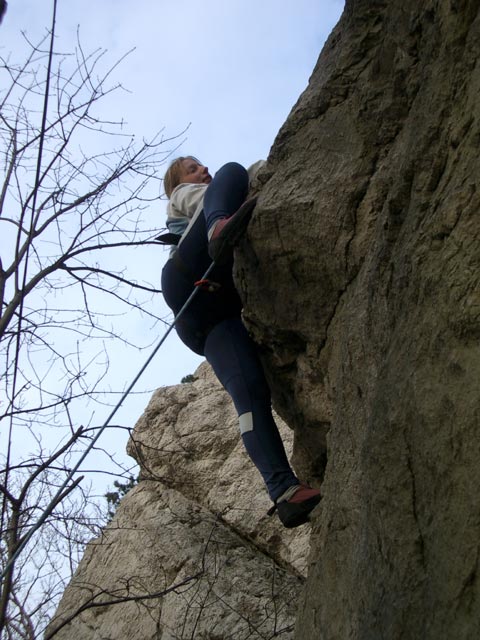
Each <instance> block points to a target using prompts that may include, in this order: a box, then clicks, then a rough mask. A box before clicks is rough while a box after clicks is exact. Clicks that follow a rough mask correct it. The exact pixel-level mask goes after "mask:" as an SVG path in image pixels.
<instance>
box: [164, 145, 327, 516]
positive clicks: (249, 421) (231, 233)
mask: <svg viewBox="0 0 480 640" xmlns="http://www.w3.org/2000/svg"><path fill="white" fill-rule="evenodd" d="M255 168H258V164H257V165H254V166H253V167H252V168H251V169H252V170H254V169H255ZM164 185H165V193H166V195H167V197H168V198H169V200H170V201H169V203H168V208H167V228H168V230H169V233H168V234H165V235H164V236H160V237H159V240H160V241H164V242H167V243H172V244H176V246H174V247H173V249H172V251H171V254H170V258H169V260H168V261H167V263H166V265H165V267H164V268H163V271H162V289H163V294H164V297H165V300H166V302H167V304H168V306H169V307H170V308H171V309H172V311H173V312H174V313H175V314H177V313H178V312H179V311H180V309H181V308H182V307H183V305H184V303H185V301H186V300H187V299H188V297H189V296H190V294H191V292H192V290H193V288H194V283H197V286H200V287H201V288H200V290H199V291H198V292H197V294H196V296H195V297H194V298H193V300H192V301H191V303H190V304H189V306H188V308H187V310H186V311H185V312H184V314H183V315H182V317H181V318H180V319H179V320H178V322H177V323H176V330H177V333H178V335H179V337H180V339H181V340H182V341H183V342H184V343H185V344H186V345H187V346H188V347H189V348H190V349H192V350H193V351H194V352H195V353H198V354H199V355H204V356H205V357H206V359H207V360H208V362H209V363H210V365H211V366H212V368H213V370H214V371H215V374H216V375H217V377H218V379H219V380H220V382H221V383H222V385H223V387H224V388H225V389H226V390H227V392H228V393H229V394H230V396H231V398H232V400H233V403H234V405H235V408H236V410H237V413H238V419H239V424H240V433H241V435H242V439H243V442H244V445H245V448H246V450H247V453H248V455H249V456H250V458H251V460H252V462H253V463H254V464H255V466H256V467H257V469H258V470H259V472H260V474H261V475H262V477H263V480H264V482H265V484H266V487H267V490H268V493H269V495H270V498H271V499H272V501H273V503H274V506H273V507H272V509H271V510H270V511H269V513H273V511H275V510H276V511H277V512H278V515H279V518H280V520H281V521H282V523H283V524H284V526H286V527H297V526H299V525H301V524H304V523H305V522H307V520H308V517H309V514H310V512H311V511H312V510H313V509H314V507H315V506H316V505H317V504H318V503H319V502H320V492H319V491H317V490H316V489H312V488H311V487H309V486H307V485H305V484H301V483H300V482H299V480H298V479H297V477H296V476H295V474H294V473H293V471H292V469H291V467H290V464H289V462H288V459H287V456H286V454H285V450H284V447H283V442H282V440H281V437H280V434H279V432H278V428H277V425H276V424H275V421H274V419H273V416H272V409H271V397H270V389H269V387H268V384H267V381H266V378H265V375H264V372H263V368H262V364H261V362H260V359H259V357H258V354H257V350H256V346H255V343H254V342H253V340H252V339H251V338H250V336H249V335H248V333H247V330H246V329H245V327H244V325H243V323H242V320H241V309H242V305H241V301H240V297H239V295H238V293H237V291H236V289H235V286H234V283H233V277H232V266H233V246H234V245H235V243H236V242H237V240H238V238H239V236H240V235H241V234H242V233H243V231H244V230H245V228H246V226H247V224H248V221H249V219H250V216H251V214H252V212H253V209H254V207H255V200H246V198H247V195H248V190H249V173H248V172H247V170H246V169H245V168H244V167H242V166H241V165H239V164H237V163H235V162H229V163H228V164H226V165H224V166H223V167H222V168H221V169H220V170H219V171H218V172H217V173H216V174H215V177H214V178H212V176H211V175H210V173H209V172H208V168H207V167H205V166H203V165H202V164H201V163H200V162H199V161H198V160H197V159H196V158H194V157H192V156H187V157H180V158H177V159H176V160H174V161H173V162H172V163H171V165H170V167H169V168H168V170H167V172H166V173H165V177H164ZM177 242H178V244H177ZM212 259H213V260H214V261H215V265H214V267H213V270H212V271H211V272H210V275H209V279H208V281H207V282H202V283H200V284H198V281H199V280H200V279H201V278H202V275H203V274H204V273H205V272H206V270H207V269H208V267H209V265H210V264H211V262H212Z"/></svg>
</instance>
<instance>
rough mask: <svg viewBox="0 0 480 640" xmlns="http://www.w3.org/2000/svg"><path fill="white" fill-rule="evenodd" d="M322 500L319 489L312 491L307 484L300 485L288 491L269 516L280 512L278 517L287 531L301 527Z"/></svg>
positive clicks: (279, 499)
mask: <svg viewBox="0 0 480 640" xmlns="http://www.w3.org/2000/svg"><path fill="white" fill-rule="evenodd" d="M320 500H321V495H320V491H318V489H312V487H309V486H308V485H306V484H299V485H296V486H294V487H290V489H287V491H285V493H284V494H283V495H282V496H280V498H278V500H277V502H276V503H275V505H274V506H273V507H272V508H271V509H270V510H269V512H268V515H272V514H273V513H274V512H275V511H278V517H279V518H280V520H281V522H282V524H283V526H284V527H287V529H292V528H293V527H299V526H300V525H301V524H305V523H306V522H308V521H309V517H310V513H311V512H312V511H313V510H314V509H315V507H316V506H317V504H318V503H319V502H320Z"/></svg>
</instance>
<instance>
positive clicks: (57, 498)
mask: <svg viewBox="0 0 480 640" xmlns="http://www.w3.org/2000/svg"><path fill="white" fill-rule="evenodd" d="M214 266H215V262H212V263H211V264H210V266H209V267H208V269H207V270H206V271H205V273H204V274H203V277H202V278H201V279H200V280H198V281H197V282H196V283H195V287H194V289H193V291H192V293H191V294H190V296H189V297H188V299H187V300H186V302H185V304H184V305H183V307H182V308H181V309H180V311H179V312H178V313H177V315H176V316H175V318H174V319H173V322H172V323H171V324H170V325H169V327H168V329H167V330H166V332H165V333H164V335H163V336H162V338H161V339H160V341H159V342H158V344H157V345H156V346H155V348H154V349H153V351H152V353H151V354H150V355H149V356H148V358H147V359H146V361H145V363H144V364H143V366H142V367H141V369H140V370H139V372H138V373H137V375H136V376H135V377H134V378H133V380H132V382H131V383H130V384H129V386H128V387H127V389H126V391H124V393H123V394H122V397H121V398H120V400H119V401H118V403H117V404H116V405H115V407H114V408H113V410H112V412H111V413H110V415H109V416H108V418H107V420H106V421H105V422H104V424H103V425H102V426H101V427H100V429H99V430H98V432H97V434H96V435H95V437H94V438H93V439H92V441H91V442H90V444H89V445H88V447H87V448H86V449H85V451H84V452H83V454H82V455H81V456H80V459H79V460H78V462H77V463H76V464H75V466H74V467H73V468H72V469H71V470H70V471H69V472H68V474H67V476H66V478H65V480H64V482H63V483H62V485H61V486H60V488H59V489H58V491H57V493H56V494H55V495H54V496H53V498H52V499H51V501H50V502H49V504H48V505H47V507H46V508H45V509H44V510H43V512H42V514H41V516H40V517H39V518H38V520H37V522H36V523H35V524H33V525H32V526H31V528H30V529H29V530H28V531H27V533H26V534H25V535H24V536H23V538H22V539H21V542H19V544H18V547H17V548H16V550H15V552H14V553H13V555H12V557H11V558H10V560H9V561H8V563H7V564H6V566H5V568H4V569H3V571H2V573H1V576H0V578H1V579H2V580H3V578H4V577H5V575H6V574H7V572H8V570H9V569H10V567H11V566H12V565H13V564H14V562H15V561H16V560H17V558H18V556H19V555H20V553H21V552H22V551H23V549H24V548H25V546H26V545H27V544H28V542H29V541H30V540H31V538H32V536H33V535H34V534H35V533H36V532H37V531H38V529H40V527H41V526H42V525H43V524H44V522H45V521H46V519H47V518H48V517H49V515H50V514H51V513H52V512H53V510H54V509H55V507H56V506H57V505H58V504H59V503H60V502H61V501H62V499H63V498H64V497H65V496H66V495H67V494H68V493H70V491H71V490H72V489H74V488H75V487H76V486H77V485H78V484H79V483H80V482H81V480H82V478H83V476H81V477H80V478H77V479H76V480H75V481H74V482H73V483H72V484H71V485H70V486H68V485H69V483H70V481H71V480H72V478H73V476H74V475H75V474H76V473H77V471H78V470H79V468H80V465H81V464H82V462H83V461H84V460H85V458H86V457H87V456H88V454H89V453H90V451H91V450H92V449H93V447H94V446H95V444H96V443H97V442H98V439H99V438H100V436H101V435H102V433H103V432H104V431H105V429H106V428H107V427H108V426H109V424H110V422H111V420H112V418H113V416H114V415H115V414H116V413H117V411H118V410H119V409H120V407H121V406H122V404H123V401H124V400H125V399H126V398H127V396H128V395H129V394H130V392H131V391H132V389H133V388H134V386H135V385H136V384H137V382H138V381H139V379H140V377H141V376H142V375H143V373H144V372H145V369H146V368H147V367H148V365H149V364H150V362H151V361H152V360H153V359H154V357H155V356H156V355H157V353H158V351H159V350H160V348H161V346H162V345H163V343H164V342H165V340H166V339H167V337H168V336H169V334H170V332H171V331H172V329H173V327H174V326H175V324H176V323H177V322H178V320H179V319H180V318H181V317H182V315H183V314H184V313H185V311H186V310H187V309H188V307H189V305H190V304H191V302H192V300H193V299H194V298H195V296H196V295H197V292H198V291H199V290H200V289H203V288H204V287H205V284H206V283H207V282H208V276H209V275H210V272H211V271H212V269H213V267H214Z"/></svg>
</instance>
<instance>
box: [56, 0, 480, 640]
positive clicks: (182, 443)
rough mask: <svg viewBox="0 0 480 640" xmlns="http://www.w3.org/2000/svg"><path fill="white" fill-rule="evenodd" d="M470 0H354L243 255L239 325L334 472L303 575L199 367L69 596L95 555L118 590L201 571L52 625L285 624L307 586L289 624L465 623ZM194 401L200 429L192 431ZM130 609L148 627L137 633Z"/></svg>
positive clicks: (325, 478)
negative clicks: (205, 389)
mask: <svg viewBox="0 0 480 640" xmlns="http://www.w3.org/2000/svg"><path fill="white" fill-rule="evenodd" d="M479 11H480V2H479V0H404V1H403V2H396V1H394V0H347V2H346V6H345V11H344V14H343V16H342V19H341V21H340V23H339V24H338V26H337V27H336V29H335V30H334V32H333V33H332V35H331V37H330V38H329V40H328V42H327V44H326V46H325V48H324V50H323V52H322V54H321V56H320V58H319V61H318V63H317V66H316V68H315V69H314V72H313V74H312V77H311V80H310V83H309V86H308V87H307V89H306V91H305V92H304V94H303V95H302V96H301V97H300V99H299V101H298V103H297V104H296V105H295V107H294V109H293V110H292V113H291V114H290V116H289V118H288V120H287V122H286V123H285V125H284V127H283V128H282V129H281V131H280V132H279V134H278V137H277V139H276V140H275V143H274V145H273V147H272V150H271V154H270V157H269V160H268V164H267V166H266V168H265V170H264V172H263V176H261V183H262V186H261V189H260V194H259V202H258V206H257V208H256V210H255V213H254V216H253V219H252V222H251V224H250V226H249V230H248V234H247V236H248V237H247V238H246V240H245V241H244V242H243V243H242V245H241V246H240V248H239V250H238V251H237V256H236V265H237V266H236V278H237V282H238V285H239V289H240V290H241V292H242V296H243V298H244V302H245V322H246V323H247V325H248V326H249V328H250V330H251V331H252V333H253V334H254V336H255V338H256V339H257V341H258V342H259V344H260V345H261V348H262V351H263V356H264V360H265V365H266V368H267V371H268V375H269V378H270V381H271V385H272V389H273V392H274V399H275V405H276V408H277V410H278V411H279V412H280V413H281V415H282V416H283V418H284V419H285V420H286V422H287V423H288V424H289V426H290V427H292V428H293V429H294V433H295V444H294V460H295V464H296V468H297V470H300V472H301V475H302V476H304V477H308V478H310V479H313V480H314V481H316V482H318V483H320V482H323V484H322V491H323V500H322V503H321V505H320V508H319V510H318V515H317V517H316V519H315V521H314V523H313V527H312V537H311V540H310V544H311V554H310V564H309V567H308V577H307V581H306V584H305V587H304V588H303V587H302V584H301V582H302V580H301V578H299V577H298V573H301V572H302V566H304V565H302V563H303V562H304V559H303V560H302V557H301V554H299V555H296V550H297V549H299V548H300V546H302V545H303V546H304V545H305V544H306V541H305V539H304V538H303V539H301V540H299V541H297V539H295V540H294V539H293V537H294V536H305V533H304V532H298V533H297V532H295V533H289V534H285V532H282V531H281V530H280V529H279V528H275V526H276V525H275V523H274V522H271V521H268V523H267V522H266V520H265V519H264V512H265V508H266V506H267V502H266V497H262V492H261V489H260V486H258V487H257V486H247V482H250V481H251V479H252V477H253V475H252V473H251V472H250V473H248V471H247V473H246V474H245V467H244V465H245V464H246V461H245V460H244V458H242V455H243V454H242V453H241V452H240V450H239V451H238V455H237V454H234V451H235V450H236V448H237V447H238V446H239V445H238V439H237V438H236V437H235V435H233V434H235V427H234V422H235V419H234V416H233V414H232V413H228V412H229V411H231V409H230V408H229V407H230V405H229V402H228V401H227V399H226V398H225V396H223V398H224V399H223V400H222V401H221V402H223V407H224V411H225V423H224V424H225V428H226V429H225V431H227V426H228V429H229V431H228V434H227V433H225V434H223V437H224V438H225V439H224V440H223V439H222V440H221V442H222V444H221V446H219V445H218V442H219V440H218V439H217V436H218V433H217V432H215V434H213V431H214V430H218V429H219V428H220V429H222V428H223V427H222V426H220V427H219V426H218V424H217V423H216V422H215V420H214V416H211V413H210V412H211V411H212V409H211V404H210V403H208V402H204V400H202V401H201V402H204V404H203V405H202V406H201V407H200V405H198V404H197V406H195V403H199V402H200V398H199V395H200V394H198V392H196V391H195V389H196V387H195V385H192V386H191V385H188V386H185V387H184V388H183V389H181V391H180V392H177V391H172V390H163V391H161V392H159V393H158V394H157V395H156V396H155V397H154V398H153V399H152V403H151V404H150V405H149V407H148V408H147V412H146V414H145V416H144V418H142V419H141V421H140V422H139V425H138V426H137V429H136V435H135V437H134V441H133V444H132V447H134V448H135V450H136V452H137V453H136V455H138V457H139V459H140V460H141V461H143V468H144V473H145V476H144V477H145V478H146V479H145V480H144V481H143V482H142V483H141V485H140V486H139V487H138V489H136V490H135V491H134V492H132V494H129V496H128V497H127V499H126V500H125V501H124V503H123V504H122V507H121V508H120V510H119V513H118V516H117V519H116V520H115V521H114V523H112V526H111V527H110V528H109V530H108V531H107V532H105V539H104V540H99V541H97V543H96V545H91V547H90V548H89V550H88V551H87V554H86V559H85V560H84V562H83V563H82V565H81V567H80V570H79V572H78V574H77V578H76V579H77V584H76V586H75V585H74V588H76V589H77V591H76V592H75V590H74V588H73V587H72V588H71V589H70V590H69V591H67V593H66V595H65V602H66V603H67V604H68V602H70V605H69V606H70V607H72V606H73V605H72V601H73V600H75V598H78V593H79V592H78V589H79V588H81V584H80V583H81V581H82V580H84V581H85V582H88V580H87V570H88V565H89V563H92V558H95V564H96V565H97V566H99V567H100V568H102V567H103V568H104V582H103V583H101V584H104V585H106V586H109V588H112V585H117V586H118V585H122V584H124V580H125V575H130V576H134V578H132V583H131V588H133V587H135V588H137V589H140V588H142V589H147V588H148V589H149V590H150V591H155V590H157V591H159V590H162V589H167V588H168V587H169V586H173V585H175V584H179V583H181V582H182V581H183V580H184V579H185V578H188V577H191V576H195V575H196V574H197V573H198V574H201V575H202V576H204V579H203V582H202V581H198V580H197V582H195V583H187V584H186V585H184V587H179V588H178V589H176V590H175V591H174V592H172V593H173V595H172V593H168V595H167V596H166V597H165V598H163V599H160V600H158V599H157V600H155V602H156V604H155V605H153V604H152V603H150V602H148V603H143V604H141V605H140V604H138V603H137V604H135V605H131V606H132V608H131V609H125V613H122V614H121V616H120V615H119V614H116V615H115V614H114V613H108V611H109V610H108V609H105V608H104V609H102V610H99V611H101V613H98V614H97V618H96V619H94V618H93V617H90V618H88V617H87V618H84V620H85V622H84V625H83V627H81V626H78V627H76V631H75V633H74V634H73V635H72V634H71V635H69V634H68V633H66V634H65V635H64V636H61V635H60V634H59V635H58V638H67V637H75V638H78V639H79V640H82V639H83V638H85V640H87V638H88V639H90V638H114V637H115V638H122V637H132V638H135V637H144V638H150V637H151V638H154V637H155V638H157V637H158V638H170V637H172V638H173V637H183V636H182V635H181V633H183V630H185V633H186V634H187V635H188V637H195V638H212V639H213V638H229V637H232V638H243V637H247V636H248V637H252V638H254V637H275V634H277V635H279V633H278V632H279V631H280V630H283V631H284V635H283V636H282V637H291V635H292V631H291V625H292V624H293V618H294V609H295V608H296V604H295V598H296V595H297V594H298V593H300V591H301V593H302V596H301V602H300V606H299V608H298V614H297V623H296V630H295V637H296V638H297V639H298V640H309V639H312V640H313V639H317V638H322V640H341V639H347V638H349V639H352V638H354V639H356V640H376V639H378V640H396V639H398V640H400V639H402V640H410V639H417V638H418V639H419V640H438V639H439V638H455V640H467V639H468V640H469V639H473V638H477V637H478V635H479V631H480V586H479V575H478V562H479V540H480V504H479V501H478V494H479V490H480V465H479V463H478V460H479V458H480V438H479V435H478V434H479V416H480V402H479V393H478V380H479V379H480V349H479V338H480V294H479V266H480V233H479V224H480V217H479V204H480V195H479V188H478V187H479V184H478V183H479V169H480V166H479V165H480V160H479V153H478V148H479V141H480V106H479V105H480V100H479V98H480V95H479V93H480V66H479V62H478V61H479V59H480V17H479ZM195 384H200V382H199V383H195ZM177 393H180V395H179V396H178V398H183V400H181V401H180V402H179V403H177V405H176V406H175V403H174V402H171V400H172V398H171V397H169V394H177ZM212 393H213V391H212ZM216 393H217V392H216ZM220 393H221V392H220ZM202 396H203V394H202ZM218 401H220V400H218ZM192 403H193V404H192ZM200 409H201V410H200ZM222 410H223V409H222ZM169 412H170V413H171V414H172V415H169ZM189 413H191V415H195V416H196V417H195V420H197V419H198V416H200V415H201V416H202V417H201V419H200V420H201V423H200V424H198V425H197V426H198V428H199V432H200V433H201V437H200V438H197V439H194V438H193V436H191V432H190V431H186V430H184V425H185V424H186V422H184V420H187V419H192V418H191V416H190V418H188V416H189ZM148 424H150V425H151V426H148ZM167 425H171V427H168V428H167ZM215 425H217V426H215ZM149 449H152V450H154V451H155V454H154V457H153V458H149V457H148V456H149ZM132 451H133V449H132ZM231 456H233V457H231ZM222 469H223V471H224V472H225V475H222V473H221V472H220V470H222ZM221 477H223V478H227V477H228V478H229V479H231V478H233V479H234V480H235V482H234V483H233V485H232V484H231V483H230V480H229V481H222V480H220V478H221ZM245 478H248V479H249V480H247V481H246V480H245ZM218 483H220V491H215V489H214V488H215V486H216V485H218ZM240 486H241V487H242V489H241V490H236V489H235V488H236V487H240ZM247 493H248V495H249V496H252V495H254V496H256V498H255V501H256V502H255V504H254V508H253V510H251V511H250V512H249V513H248V514H247V511H243V510H244V509H246V506H247V504H248V499H247V497H246V494H247ZM264 500H265V502H264ZM257 501H258V502H257ZM182 522H183V523H185V526H183V527H180V524H179V523H182ZM115 527H117V529H118V530H119V531H120V530H121V528H123V529H124V530H125V529H129V530H131V533H130V534H129V536H130V537H128V536H126V535H125V534H123V533H122V535H121V536H118V539H117V538H115V536H116V533H115ZM139 529H142V531H145V532H146V534H145V535H146V538H144V539H145V540H147V542H146V543H143V542H142V546H143V551H142V552H141V553H140V552H139V551H138V546H137V551H133V548H134V546H133V542H134V538H135V537H137V538H138V535H137V531H138V530H139ZM304 529H306V530H308V528H304ZM181 531H183V532H184V533H181ZM142 535H143V534H142ZM181 535H185V537H184V538H182V539H183V540H184V542H183V543H182V545H177V546H175V545H176V540H177V538H178V539H181V538H180V536H181ZM285 535H287V536H291V538H290V537H284V536H285ZM126 537H128V540H132V542H131V544H132V547H131V549H132V550H131V551H130V552H128V548H130V547H128V544H130V543H129V542H128V541H127V543H126V542H125V538H126ZM212 539H213V540H214V544H213V545H212V544H211V540H212ZM142 540H143V539H142ZM105 541H106V542H107V543H108V544H102V543H104V542H105ZM150 541H151V542H150ZM185 544H188V545H190V547H191V549H192V550H202V554H203V555H201V558H202V559H201V561H200V564H199V563H198V553H197V554H196V557H197V560H196V561H192V557H193V556H195V553H194V554H193V555H190V554H187V555H183V551H184V546H185ZM179 546H181V547H182V549H181V550H180V549H179V548H178V547H179ZM123 549H125V551H123ZM203 550H205V551H203ZM124 553H125V555H123V554H124ZM252 554H254V555H252ZM177 556H178V559H176V558H177ZM127 557H128V558H133V560H132V562H133V565H132V566H131V567H130V568H129V570H128V571H127V572H126V573H125V572H124V573H122V568H123V567H122V563H123V562H127ZM304 557H305V556H303V558H304ZM239 558H242V561H241V562H240V560H239ZM217 560H218V562H217ZM272 563H274V564H272ZM232 566H235V568H236V567H239V566H242V570H241V574H240V577H237V575H236V574H235V573H232V571H231V567H232ZM112 567H113V568H114V573H113V574H112ZM206 567H213V568H214V569H213V573H212V572H211V571H210V570H209V571H210V573H208V572H207V573H205V572H204V570H205V568H206ZM253 567H255V571H253ZM272 567H273V568H272ZM235 570H236V569H235ZM269 571H270V573H269ZM205 576H208V577H205ZM212 576H213V577H214V578H215V579H214V578H212ZM272 576H274V579H273V577H272ZM137 577H138V580H139V581H138V584H137V582H135V580H137ZM217 578H218V581H217V582H216V579H217ZM249 579H252V580H255V585H254V594H253V595H252V592H251V589H250V588H249V589H246V587H245V584H246V583H247V582H248V580H249ZM122 581H123V582H122ZM148 581H151V582H148ZM193 584H198V590H196V589H197V587H196V586H193ZM272 585H276V587H278V590H279V592H281V593H278V595H277V592H275V597H272V596H271V595H270V594H271V593H272V591H271V589H272ZM184 588H185V589H187V590H188V591H187V594H188V595H185V594H184V593H183V589H184ZM269 589H270V591H269ZM267 593H268V596H267ZM75 594H77V595H75ZM197 594H198V598H197ZM281 594H283V595H281ZM69 598H70V600H69ZM170 598H171V599H174V602H173V604H172V603H171V601H169V599H170ZM189 598H191V600H189ZM269 598H270V600H269ZM152 602H153V601H152ZM280 602H281V603H282V604H281V605H280V604H278V603H280ZM273 603H277V606H276V607H275V606H274V605H273ZM128 606H130V604H129V605H128ZM155 607H156V608H155ZM192 607H193V608H192ZM65 611H68V607H66V608H65V606H64V609H63V614H64V615H65ZM117 611H118V609H117ZM192 611H193V613H192ZM209 611H211V612H212V616H213V618H212V620H213V622H212V620H210V619H209V617H208V613H206V612H209ZM273 611H275V612H276V614H275V615H274V614H273V613H272V612H273ZM89 615H91V616H93V615H94V614H89ZM107 616H110V618H109V619H108V620H107ZM122 616H123V617H122ZM175 616H177V617H175ZM120 618H121V619H122V620H123V622H121V620H120ZM140 619H141V620H142V624H143V622H144V621H145V620H148V624H149V625H150V626H149V627H148V634H147V633H145V634H144V635H143V636H141V635H137V636H135V635H134V631H133V630H132V629H133V628H134V627H135V625H136V624H137V623H138V620H140ZM103 620H105V624H104V623H103V622H102V621H103ZM178 620H182V625H183V624H184V626H182V625H180V626H178V625H179V623H178ZM272 620H274V623H273V622H272ZM132 621H133V622H132ZM128 622H130V627H129V632H128V634H125V632H124V631H122V632H120V631H118V628H117V632H116V635H115V632H114V631H111V629H112V628H114V627H112V625H115V624H117V623H118V624H123V625H124V626H123V627H122V629H123V630H125V629H126V628H127V627H128ZM103 624H104V626H102V625H103ZM263 624H265V625H266V626H262V625H263ZM109 625H110V626H109ZM236 625H238V627H237V626H236ZM135 628H136V627H135ZM93 629H95V631H93ZM109 629H110V630H109ZM165 629H166V631H163V630H165ZM238 629H240V631H238ZM160 630H162V631H160ZM169 630H171V635H168V633H169ZM122 633H123V634H124V635H122ZM155 633H156V634H157V635H155ZM161 633H165V634H166V635H161ZM174 633H177V636H175V635H174ZM249 633H250V634H251V635H248V634H249ZM95 634H96V635H95ZM109 634H110V635H109ZM112 634H113V635H112ZM149 634H150V635H149ZM202 634H203V635H202ZM209 634H210V635H209ZM215 634H216V635H215ZM222 634H223V635H222ZM242 634H243V635H242ZM255 634H257V635H255ZM185 637H186V636H185Z"/></svg>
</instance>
